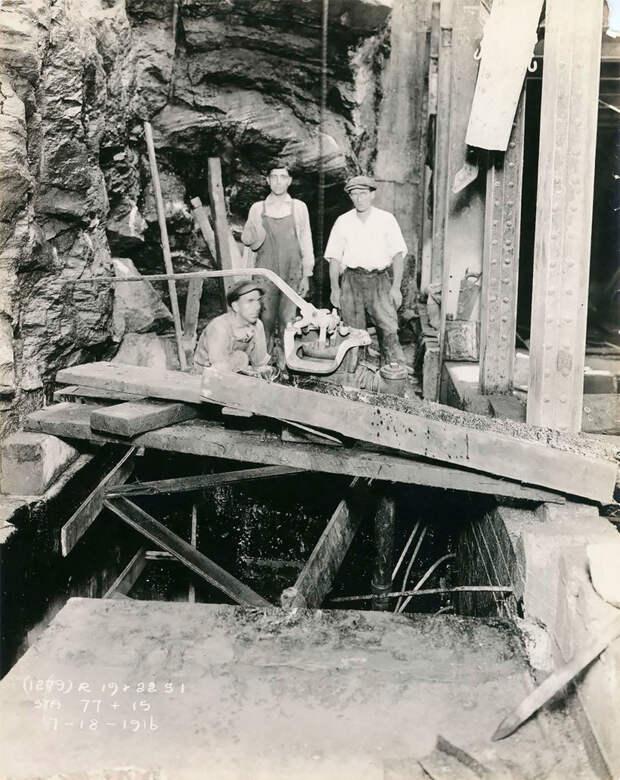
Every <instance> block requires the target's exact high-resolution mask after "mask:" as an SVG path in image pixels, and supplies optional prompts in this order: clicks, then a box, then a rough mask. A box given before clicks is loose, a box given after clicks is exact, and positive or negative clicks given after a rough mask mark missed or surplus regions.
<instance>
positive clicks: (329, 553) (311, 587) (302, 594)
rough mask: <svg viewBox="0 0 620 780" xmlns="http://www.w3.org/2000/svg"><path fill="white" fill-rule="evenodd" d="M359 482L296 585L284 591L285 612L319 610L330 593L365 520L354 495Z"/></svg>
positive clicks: (283, 603) (355, 484)
mask: <svg viewBox="0 0 620 780" xmlns="http://www.w3.org/2000/svg"><path fill="white" fill-rule="evenodd" d="M357 483H358V478H357V477H356V478H355V479H354V480H353V481H352V482H351V484H350V486H349V494H350V495H349V496H348V497H347V498H343V499H342V501H340V503H339V504H338V506H337V507H336V509H335V511H334V513H333V514H332V516H331V518H330V519H329V522H328V523H327V525H326V526H325V530H324V531H323V533H322V534H321V538H320V539H319V541H318V542H317V543H316V545H315V547H314V549H313V550H312V553H311V555H310V557H309V558H308V560H307V562H306V565H305V566H304V568H303V569H302V571H301V572H300V573H299V577H297V580H296V581H295V584H294V585H293V587H292V588H287V589H286V590H285V591H283V593H282V596H281V597H280V601H281V603H282V606H283V607H284V609H293V608H295V607H302V608H305V607H310V608H316V607H320V606H321V604H322V602H323V599H324V598H325V596H326V595H327V594H328V593H329V591H330V590H331V587H332V584H333V582H334V579H335V577H336V574H337V573H338V570H339V569H340V566H341V564H342V561H343V560H344V557H345V555H346V554H347V552H348V550H349V547H350V546H351V542H352V541H353V537H354V536H355V534H356V533H357V529H358V528H359V526H360V523H361V521H362V517H363V512H362V511H361V507H360V506H359V504H360V501H359V500H354V499H353V496H352V493H353V490H354V489H355V488H356V486H357ZM357 498H358V499H359V496H358V497H357Z"/></svg>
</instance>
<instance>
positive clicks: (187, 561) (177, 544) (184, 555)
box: [104, 496, 271, 607]
mask: <svg viewBox="0 0 620 780" xmlns="http://www.w3.org/2000/svg"><path fill="white" fill-rule="evenodd" d="M104 505H105V507H106V508H107V509H110V510H111V511H112V512H114V514H116V515H118V517H120V518H121V520H123V521H124V522H125V523H127V525H130V526H131V527H132V528H134V529H135V530H136V531H138V532H139V533H141V534H142V535H143V536H146V538H147V539H150V540H151V541H152V542H155V544H157V545H159V546H160V547H161V548H163V549H164V550H166V551H167V552H169V553H171V554H172V555H174V557H175V558H177V560H179V561H181V563H182V564H184V565H185V566H187V568H188V569H190V570H191V571H193V572H194V573H195V574H197V575H198V576H199V577H202V578H203V579H204V580H206V581H207V582H209V583H210V584H211V585H213V586H214V587H216V588H218V589H219V590H221V591H223V592H224V593H226V595H227V596H230V598H231V599H232V600H233V601H235V602H237V604H241V605H242V606H246V607H269V606H271V605H270V604H269V602H268V601H267V600H266V599H264V598H263V597H262V596H260V595H259V594H258V593H255V592H254V591H253V590H252V589H251V588H249V587H248V586H247V585H244V583H243V582H241V581H240V580H238V579H237V578H236V577H233V576H232V574H229V573H228V572H227V571H225V570H224V569H222V567H221V566H218V565H217V563H215V562H214V561H212V560H211V559H210V558H207V556H206V555H203V554H202V553H201V552H199V551H198V550H196V549H195V548H194V547H192V546H191V545H190V544H188V543H187V542H186V541H184V540H183V539H181V537H180V536H177V535H176V534H175V533H173V532H172V531H171V530H170V529H169V528H166V526H165V525H163V524H162V523H160V522H159V521H158V520H156V519H155V518H154V517H151V515H149V514H148V512H145V511H144V510H143V509H141V508H140V507H139V506H136V504H134V503H132V502H131V501H129V500H128V499H126V498H123V497H122V496H120V497H118V498H108V499H106V500H105V502H104Z"/></svg>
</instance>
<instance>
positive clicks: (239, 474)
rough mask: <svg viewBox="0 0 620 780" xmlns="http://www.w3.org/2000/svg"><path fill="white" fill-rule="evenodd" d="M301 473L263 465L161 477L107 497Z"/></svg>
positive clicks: (111, 492)
mask: <svg viewBox="0 0 620 780" xmlns="http://www.w3.org/2000/svg"><path fill="white" fill-rule="evenodd" d="M299 473H301V469H294V468H290V467H289V466H262V467H258V468H253V469H239V470H238V471H223V472H220V473H219V474H197V475H196V476H192V477H176V478H174V479H159V480H156V481H153V482H137V483H135V484H131V485H121V486H120V487H117V488H112V490H109V491H108V493H107V497H113V496H146V495H157V494H161V493H191V492H193V491H195V490H208V489H209V488H214V487H219V486H220V485H230V484H234V483H237V482H250V481H251V480H255V479H269V478H271V477H282V476H287V475H289V474H299Z"/></svg>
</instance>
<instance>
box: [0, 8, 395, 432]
mask: <svg viewBox="0 0 620 780" xmlns="http://www.w3.org/2000/svg"><path fill="white" fill-rule="evenodd" d="M391 2H392V0H331V2H330V20H329V41H328V44H329V45H328V57H327V63H326V64H327V83H328V90H327V96H326V97H327V109H326V112H325V115H324V117H323V121H322V123H321V124H320V122H319V120H320V109H319V105H320V98H321V8H322V2H321V0H183V2H182V3H177V1H176V0H4V2H3V3H2V6H1V7H0V38H1V39H2V50H1V52H0V193H1V194H0V276H1V277H2V279H3V282H4V284H3V286H2V288H1V289H0V410H3V411H4V412H7V414H3V418H4V423H0V435H1V434H2V427H3V425H4V426H5V427H7V426H8V427H10V426H12V425H13V424H14V422H15V420H17V418H18V416H19V412H20V409H23V408H26V407H30V406H32V405H33V404H34V405H36V404H37V403H40V402H41V401H42V399H43V396H44V393H45V392H49V390H50V388H51V383H52V380H53V376H54V374H55V372H56V370H57V369H58V368H59V367H61V366H63V365H67V364H71V363H76V362H80V361H85V360H89V359H93V358H99V357H101V356H110V355H111V354H113V351H114V345H113V339H112V330H113V326H112V299H113V289H112V287H111V286H110V285H109V284H107V283H98V284H92V285H79V286H78V285H72V284H68V282H71V281H72V280H75V279H77V278H79V277H91V276H101V275H111V276H112V275H113V273H114V271H113V267H112V263H111V257H112V255H116V256H122V257H127V258H131V260H132V261H133V262H134V263H135V265H136V267H137V268H138V269H139V270H140V271H142V272H152V271H155V270H157V271H161V270H162V268H163V262H162V256H161V248H160V243H159V228H158V223H157V213H156V208H155V202H154V195H153V189H152V184H151V176H150V172H149V166H148V159H147V156H146V149H145V144H144V138H143V122H144V120H149V121H151V123H152V125H153V131H154V137H155V143H156V148H157V156H158V164H159V171H160V177H161V181H162V188H163V193H164V201H165V205H166V218H167V224H168V231H169V234H170V244H171V250H172V257H173V263H174V265H175V269H176V270H179V271H186V270H190V269H194V268H196V267H200V266H201V265H209V264H211V263H212V259H211V257H210V254H209V251H208V249H207V248H206V245H205V243H204V241H203V239H202V237H201V235H200V234H199V233H198V232H197V230H196V228H195V226H194V221H193V217H192V213H191V206H190V202H189V201H190V198H191V197H193V196H199V197H201V198H202V200H203V203H207V202H208V191H207V178H206V169H207V160H208V157H209V156H213V155H217V156H219V157H220V158H221V160H222V169H223V179H224V185H225V191H226V196H227V199H228V203H229V211H230V219H231V223H232V224H233V226H234V227H235V226H237V227H238V226H239V225H241V224H242V222H243V220H244V218H245V216H246V213H247V209H248V207H249V205H250V203H251V202H252V201H253V200H255V199H257V198H260V197H263V196H264V195H265V194H266V186H265V181H264V174H265V168H266V167H267V166H268V164H269V162H270V161H271V160H273V159H274V158H276V157H277V158H284V159H286V161H287V162H288V163H289V164H290V165H291V166H292V167H293V170H294V178H295V182H294V186H293V187H292V192H293V194H294V195H296V196H297V197H301V198H303V199H304V200H306V202H308V204H309V206H310V209H311V213H313V214H315V213H316V208H315V207H316V201H317V170H318V167H319V163H320V162H321V164H322V165H323V167H324V170H325V172H326V180H327V184H328V185H330V186H328V188H327V192H326V209H327V213H326V223H327V224H328V225H329V223H330V218H333V217H335V215H336V212H339V211H340V210H341V209H342V207H343V205H347V202H346V201H345V199H344V197H343V193H342V188H341V183H342V181H343V180H344V178H345V177H346V176H347V175H348V174H349V173H352V172H356V171H359V170H367V169H368V168H369V167H371V166H372V160H373V158H374V155H375V151H376V150H375V146H376V127H375V115H376V103H377V101H378V100H379V99H380V94H379V93H380V88H379V86H378V85H379V82H380V73H379V71H380V66H381V60H382V58H383V57H384V56H385V55H386V54H387V53H389V46H388V43H389V40H388V34H387V22H388V20H389V15H390V8H391ZM161 289H162V290H164V288H163V287H162V288H161ZM182 289H183V288H182V287H181V290H182ZM164 292H165V291H164ZM213 300H214V299H213V297H207V296H206V301H205V303H206V304H207V306H208V305H209V302H210V301H211V302H213ZM182 305H183V301H181V306H182Z"/></svg>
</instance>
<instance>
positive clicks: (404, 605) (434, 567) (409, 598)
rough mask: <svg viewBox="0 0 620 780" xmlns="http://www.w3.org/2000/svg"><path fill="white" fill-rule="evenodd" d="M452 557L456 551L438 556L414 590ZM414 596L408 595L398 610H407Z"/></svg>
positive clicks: (454, 556)
mask: <svg viewBox="0 0 620 780" xmlns="http://www.w3.org/2000/svg"><path fill="white" fill-rule="evenodd" d="M450 558H456V553H448V554H447V555H442V556H441V558H438V559H437V560H436V561H435V563H434V564H433V565H432V566H431V567H430V568H429V569H428V570H427V572H426V574H425V575H424V576H423V577H422V579H421V580H419V581H418V583H417V584H416V585H415V586H414V588H413V589H414V590H418V589H419V588H421V587H422V585H424V583H425V582H426V580H427V579H428V578H429V577H430V576H431V574H432V573H433V572H434V571H435V569H436V568H437V567H438V566H439V565H440V564H442V563H443V562H444V561H447V560H448V559H450ZM403 590H405V589H404V588H403ZM493 595H494V596H495V594H493ZM412 598H413V596H408V597H407V598H406V599H405V602H404V603H403V605H402V607H401V608H400V609H399V610H397V611H398V612H404V611H405V608H406V606H407V604H409V602H410V601H411V599H412Z"/></svg>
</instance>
